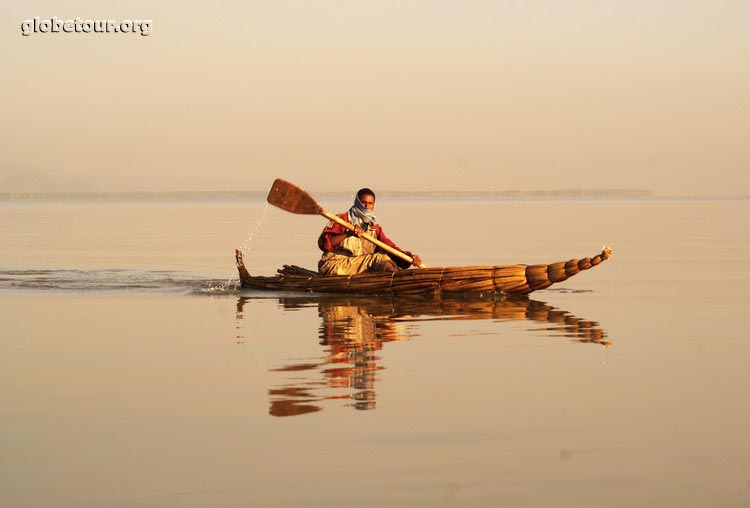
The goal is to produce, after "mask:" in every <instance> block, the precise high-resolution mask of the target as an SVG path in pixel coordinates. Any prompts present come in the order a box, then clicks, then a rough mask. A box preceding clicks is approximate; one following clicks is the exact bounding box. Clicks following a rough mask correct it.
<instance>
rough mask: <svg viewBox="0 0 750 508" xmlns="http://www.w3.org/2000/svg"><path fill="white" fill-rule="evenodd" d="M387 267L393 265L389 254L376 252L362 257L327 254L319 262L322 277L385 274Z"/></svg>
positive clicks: (319, 271)
mask: <svg viewBox="0 0 750 508" xmlns="http://www.w3.org/2000/svg"><path fill="white" fill-rule="evenodd" d="M386 265H393V261H391V258H390V257H388V255H387V254H383V253H380V252H376V253H374V254H363V255H361V256H346V255H344V254H336V253H334V252H326V253H325V254H323V256H322V257H321V258H320V261H318V273H320V274H321V275H353V274H355V273H364V272H383V271H386V270H385V266H386Z"/></svg>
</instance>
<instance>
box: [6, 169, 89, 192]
mask: <svg viewBox="0 0 750 508" xmlns="http://www.w3.org/2000/svg"><path fill="white" fill-rule="evenodd" d="M99 190H100V189H99V187H98V186H97V185H96V184H95V183H94V182H92V181H91V180H89V179H87V178H85V177H81V176H74V175H63V174H59V173H55V172H54V171H51V170H49V169H46V168H39V167H33V166H23V165H18V164H7V163H6V164H0V193H3V194H18V193H43V194H56V193H70V192H97V191H99Z"/></svg>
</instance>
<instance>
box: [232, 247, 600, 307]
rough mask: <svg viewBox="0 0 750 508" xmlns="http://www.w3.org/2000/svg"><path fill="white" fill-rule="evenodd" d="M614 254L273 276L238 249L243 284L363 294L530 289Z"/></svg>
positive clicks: (288, 268) (284, 271) (289, 268)
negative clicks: (254, 267) (249, 263)
mask: <svg viewBox="0 0 750 508" xmlns="http://www.w3.org/2000/svg"><path fill="white" fill-rule="evenodd" d="M611 256H612V249H610V248H609V247H606V246H605V247H604V248H603V249H602V251H601V253H599V254H596V255H595V256H593V257H585V258H582V259H570V260H568V261H560V262H557V263H551V264H538V265H524V264H517V265H496V266H451V267H443V268H441V267H437V268H434V267H430V268H412V269H409V270H399V271H397V272H373V273H360V274H355V275H320V274H319V273H318V272H316V271H313V270H308V269H306V268H302V267H299V266H295V265H284V266H283V267H282V268H279V269H278V270H277V273H276V274H275V275H273V276H257V275H250V272H249V271H248V270H247V268H246V267H245V263H244V260H243V257H242V252H241V251H240V250H236V251H235V259H236V262H237V270H238V272H239V276H240V285H241V286H242V287H243V288H246V289H255V290H262V291H289V292H301V293H338V294H363V295H365V294H366V295H427V294H434V295H440V294H444V295H460V294H467V295H469V294H479V293H485V294H491V293H496V294H506V295H527V294H529V293H531V292H532V291H537V290H540V289H545V288H548V287H550V286H551V285H552V284H556V283H558V282H562V281H565V280H567V279H569V278H570V277H572V276H574V275H576V274H578V273H580V272H582V271H584V270H588V269H589V268H591V267H593V266H597V265H599V264H600V263H601V262H602V261H605V260H607V259H609V258H610V257H611Z"/></svg>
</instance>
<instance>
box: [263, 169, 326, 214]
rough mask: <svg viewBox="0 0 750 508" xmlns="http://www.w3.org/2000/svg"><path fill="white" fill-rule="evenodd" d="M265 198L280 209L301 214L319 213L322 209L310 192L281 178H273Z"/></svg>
mask: <svg viewBox="0 0 750 508" xmlns="http://www.w3.org/2000/svg"><path fill="white" fill-rule="evenodd" d="M267 200H268V202H269V203H271V204H272V205H273V206H277V207H279V208H281V209H282V210H286V211H287V212H292V213H298V214H301V215H319V214H320V213H321V212H322V211H323V208H321V206H320V205H319V204H318V203H316V202H315V200H314V199H313V198H312V196H310V194H308V193H307V192H305V191H303V190H302V189H300V188H299V187H297V186H296V185H294V184H293V183H289V182H287V181H286V180H282V179H281V178H277V179H276V180H274V182H273V185H272V186H271V191H270V192H269V193H268V198H267Z"/></svg>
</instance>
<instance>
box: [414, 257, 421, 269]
mask: <svg viewBox="0 0 750 508" xmlns="http://www.w3.org/2000/svg"><path fill="white" fill-rule="evenodd" d="M413 259H414V261H413V262H412V265H413V266H416V267H417V268H419V267H420V266H422V258H420V257H419V256H417V255H416V254H414V258H413Z"/></svg>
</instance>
